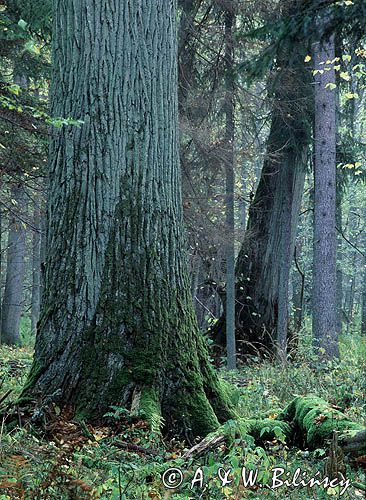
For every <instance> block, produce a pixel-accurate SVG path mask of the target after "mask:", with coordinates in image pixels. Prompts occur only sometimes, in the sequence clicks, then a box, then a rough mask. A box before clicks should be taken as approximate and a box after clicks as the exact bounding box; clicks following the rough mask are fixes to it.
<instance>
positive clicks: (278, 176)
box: [213, 40, 312, 353]
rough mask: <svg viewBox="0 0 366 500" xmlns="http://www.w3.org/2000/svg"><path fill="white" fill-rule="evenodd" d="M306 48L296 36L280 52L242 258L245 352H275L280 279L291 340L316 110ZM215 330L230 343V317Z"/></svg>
mask: <svg viewBox="0 0 366 500" xmlns="http://www.w3.org/2000/svg"><path fill="white" fill-rule="evenodd" d="M287 49H288V50H287ZM305 50H306V47H305V45H304V43H303V41H300V40H292V41H291V43H290V44H289V47H287V48H286V50H285V49H284V50H283V52H282V53H281V54H280V56H279V65H280V66H281V69H280V70H278V74H277V77H276V80H275V82H274V85H275V93H274V99H273V111H272V124H271V129H270V134H269V138H268V144H267V155H266V159H265V162H264V165H263V169H262V173H261V178H260V180H259V183H258V187H257V190H256V193H255V196H254V200H253V202H252V204H251V206H250V208H249V216H248V224H247V230H246V232H245V235H244V241H243V244H242V246H241V249H240V252H239V255H238V258H237V262H236V270H235V274H236V314H235V316H236V317H235V326H236V337H237V340H240V350H241V352H244V353H245V352H253V351H255V352H256V351H257V350H258V349H262V348H263V347H264V348H269V349H270V350H271V351H272V350H273V346H274V344H275V336H276V329H277V319H278V310H279V287H280V285H279V283H280V281H281V298H280V307H281V325H280V332H281V333H280V336H281V339H282V344H283V345H284V344H285V341H284V340H283V339H284V338H285V337H286V334H287V332H286V330H287V323H288V317H287V314H288V313H287V307H288V303H287V302H288V298H287V295H288V280H289V275H288V273H289V262H290V261H291V255H292V252H293V247H294V242H295V235H296V228H297V218H298V212H299V206H300V200H301V196H302V192H303V186H304V179H305V170H306V160H307V152H308V148H309V144H310V133H309V131H310V127H309V124H310V122H311V114H312V113H311V109H312V108H311V106H310V105H309V93H310V85H308V84H307V82H308V80H309V78H308V73H307V71H306V70H305V68H304V64H303V57H304V56H305ZM295 54H296V56H295ZM299 61H301V62H300V64H299ZM294 103H296V105H294ZM289 206H290V207H291V209H288V207H289ZM286 207H287V208H286ZM290 226H291V227H290ZM288 255H290V257H287V256H288ZM279 256H280V258H279ZM286 259H289V260H286ZM280 276H281V277H280ZM213 333H214V339H215V341H216V343H217V344H219V345H224V338H225V337H224V333H225V315H223V316H222V317H221V318H220V320H219V321H218V323H217V325H216V327H215V329H214V332H213Z"/></svg>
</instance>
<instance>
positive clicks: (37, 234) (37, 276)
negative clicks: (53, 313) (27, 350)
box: [31, 200, 42, 333]
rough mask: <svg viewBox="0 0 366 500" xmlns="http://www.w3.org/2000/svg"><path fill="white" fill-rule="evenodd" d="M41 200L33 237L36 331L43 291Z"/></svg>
mask: <svg viewBox="0 0 366 500" xmlns="http://www.w3.org/2000/svg"><path fill="white" fill-rule="evenodd" d="M38 203H39V201H38V200H37V201H36V202H35V207H34V212H33V225H34V230H33V238H32V304H31V330H32V333H34V332H35V331H36V328H37V322H38V318H39V307H40V292H41V232H42V229H41V217H40V207H39V205H38Z"/></svg>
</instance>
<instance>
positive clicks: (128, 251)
mask: <svg viewBox="0 0 366 500" xmlns="http://www.w3.org/2000/svg"><path fill="white" fill-rule="evenodd" d="M54 7H55V11H54V31H53V32H54V34H55V36H54V39H53V80H52V90H51V102H52V113H53V115H54V116H72V117H74V118H75V119H81V120H83V124H82V125H81V127H80V128H76V127H70V126H69V127H64V128H62V129H61V130H55V131H54V133H53V138H52V141H51V150H50V185H49V197H48V225H47V247H46V263H45V285H44V291H43V294H42V306H41V316H40V321H39V326H38V332H37V340H36V347H35V360H34V364H33V367H32V370H31V373H30V377H29V381H28V384H27V386H26V388H25V389H24V392H23V395H24V397H34V395H35V394H38V393H40V394H41V395H46V394H53V393H55V394H58V399H59V404H60V405H61V406H65V405H67V406H69V407H71V408H74V409H75V412H76V415H77V416H80V417H81V416H83V417H84V418H85V417H88V418H94V419H99V418H100V417H101V416H102V415H103V414H104V413H105V411H106V410H108V408H109V407H110V405H118V406H125V407H128V408H131V409H132V410H133V411H135V410H140V411H142V412H144V414H145V416H146V418H147V419H148V420H149V421H150V422H151V423H154V422H155V425H157V424H156V422H158V423H159V421H160V420H159V418H160V416H162V417H163V418H164V419H165V424H166V429H167V430H169V431H175V430H176V431H177V432H178V433H185V434H186V435H188V436H189V435H191V434H200V435H203V434H205V433H207V432H208V431H210V430H212V429H215V428H216V427H217V425H218V422H219V420H220V421H221V420H223V419H226V418H228V417H230V415H232V413H231V410H230V402H229V401H228V399H227V398H226V397H225V396H223V392H222V390H221V385H220V383H219V380H218V378H217V376H216V374H215V373H214V371H213V369H212V367H211V365H210V364H209V362H208V355H207V349H206V346H205V344H204V340H203V338H202V337H201V336H200V334H199V332H198V328H197V323H196V319H195V314H194V310H193V306H192V297H191V293H190V283H189V278H188V275H187V267H186V251H185V244H184V243H185V242H184V239H183V237H182V232H183V221H182V201H181V189H180V172H179V153H178V132H177V115H178V109H177V107H178V106H177V68H176V62H177V61H176V53H177V47H176V39H177V36H176V9H175V1H173V0H156V1H154V2H151V1H149V0H141V1H139V2H136V1H135V0H125V1H123V2H117V3H110V2H109V1H107V0H100V1H99V2H92V3H91V2H89V0H70V1H69V2H67V4H66V3H65V2H63V1H61V0H56V1H55V3H54ZM71 33H72V34H73V36H71V35H70V34H71Z"/></svg>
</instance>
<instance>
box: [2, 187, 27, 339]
mask: <svg viewBox="0 0 366 500" xmlns="http://www.w3.org/2000/svg"><path fill="white" fill-rule="evenodd" d="M11 197H12V199H13V200H14V201H15V203H16V204H15V205H14V206H13V210H14V213H11V214H10V215H9V217H10V220H9V236H8V248H7V265H6V281H5V289H4V296H3V302H2V314H1V342H2V343H3V344H9V345H16V344H19V343H20V331H19V328H20V320H21V316H22V309H23V286H24V273H25V261H24V258H25V238H26V228H25V226H24V223H23V221H22V220H21V218H19V216H20V217H22V216H23V217H24V213H25V210H26V206H27V198H26V193H25V191H24V187H23V185H22V184H14V185H13V186H12V188H11Z"/></svg>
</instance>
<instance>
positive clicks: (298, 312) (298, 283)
mask: <svg viewBox="0 0 366 500" xmlns="http://www.w3.org/2000/svg"><path fill="white" fill-rule="evenodd" d="M300 248H301V246H300V245H299V246H295V251H294V261H295V268H296V271H295V275H294V284H293V288H294V295H293V306H294V330H295V332H296V333H298V332H299V331H300V330H301V327H302V321H303V317H304V294H305V278H306V276H305V272H304V270H303V269H302V267H301V266H300V262H299V255H300Z"/></svg>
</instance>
